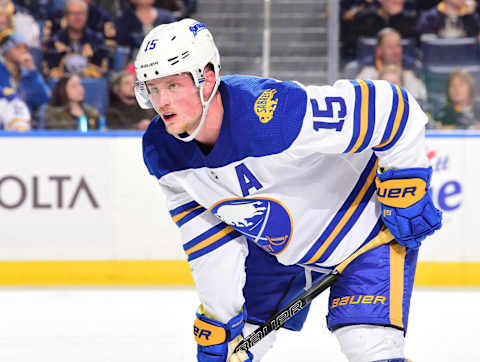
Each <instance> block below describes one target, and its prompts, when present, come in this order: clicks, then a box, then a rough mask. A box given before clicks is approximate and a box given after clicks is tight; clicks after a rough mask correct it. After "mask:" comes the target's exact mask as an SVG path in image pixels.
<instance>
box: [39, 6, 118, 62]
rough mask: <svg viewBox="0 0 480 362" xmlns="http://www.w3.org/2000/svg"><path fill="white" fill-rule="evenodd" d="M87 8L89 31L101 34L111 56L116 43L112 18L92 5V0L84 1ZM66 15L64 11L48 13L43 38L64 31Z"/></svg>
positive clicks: (66, 21)
mask: <svg viewBox="0 0 480 362" xmlns="http://www.w3.org/2000/svg"><path fill="white" fill-rule="evenodd" d="M84 1H85V3H86V4H87V6H88V13H87V25H86V27H87V28H89V29H90V30H93V31H96V32H97V33H100V34H102V36H103V37H104V39H105V45H106V46H107V47H108V49H109V50H110V53H111V54H113V51H114V49H115V46H116V45H117V42H116V36H117V34H116V30H115V24H114V22H113V20H112V17H111V16H110V15H109V14H108V13H107V12H106V11H105V10H103V9H102V8H101V7H99V6H96V5H95V4H93V3H92V0H84ZM67 16H68V15H67V13H66V12H65V10H64V9H58V10H55V11H50V12H49V17H48V19H47V20H46V21H45V24H44V26H43V37H44V38H45V39H48V38H50V36H51V35H52V34H55V33H57V32H58V31H59V30H60V29H65V28H66V27H67V24H68V20H67Z"/></svg>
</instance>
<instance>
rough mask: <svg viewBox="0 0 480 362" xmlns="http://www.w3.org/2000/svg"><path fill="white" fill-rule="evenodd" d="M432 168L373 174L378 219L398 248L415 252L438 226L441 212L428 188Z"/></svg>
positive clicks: (396, 170)
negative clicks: (377, 201)
mask: <svg viewBox="0 0 480 362" xmlns="http://www.w3.org/2000/svg"><path fill="white" fill-rule="evenodd" d="M431 176H432V168H431V167H428V168H405V169H389V170H387V171H385V172H377V179H376V183H377V194H378V200H379V201H380V204H381V207H382V220H383V222H384V223H385V225H386V226H387V227H388V229H389V230H390V232H391V233H392V234H393V236H395V239H396V240H397V241H398V243H399V244H400V245H403V246H405V247H407V248H412V249H416V248H418V247H420V244H421V242H422V240H423V239H425V238H426V237H427V236H428V235H430V234H433V232H434V231H435V230H438V229H440V227H441V226H442V212H441V211H440V210H438V209H437V208H436V207H435V206H434V205H433V201H432V198H431V196H430V194H429V193H428V188H429V186H430V177H431Z"/></svg>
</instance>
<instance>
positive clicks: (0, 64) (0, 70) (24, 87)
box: [0, 30, 50, 114]
mask: <svg viewBox="0 0 480 362" xmlns="http://www.w3.org/2000/svg"><path fill="white" fill-rule="evenodd" d="M0 55H1V58H0V86H3V87H10V88H12V89H13V90H14V91H15V93H18V95H19V96H20V97H21V98H22V99H23V100H24V101H25V102H26V103H27V105H28V107H29V109H30V112H31V114H34V112H35V111H36V110H37V109H38V108H39V107H40V106H41V105H42V104H45V103H47V102H48V100H49V98H50V88H49V86H48V85H47V83H46V82H45V79H44V78H43V76H42V74H41V73H40V71H39V70H38V69H37V68H36V66H35V62H34V61H33V57H32V55H31V54H30V52H29V51H28V48H27V45H26V42H25V40H24V39H23V38H22V37H21V36H20V35H19V34H16V33H13V32H12V31H11V30H4V31H3V32H0Z"/></svg>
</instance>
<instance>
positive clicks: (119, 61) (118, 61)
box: [113, 46, 130, 72]
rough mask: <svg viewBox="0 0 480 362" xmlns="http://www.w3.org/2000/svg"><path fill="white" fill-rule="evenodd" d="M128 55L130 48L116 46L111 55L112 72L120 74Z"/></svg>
mask: <svg viewBox="0 0 480 362" xmlns="http://www.w3.org/2000/svg"><path fill="white" fill-rule="evenodd" d="M129 55H130V47H127V46H117V47H116V48H115V51H114V53H113V70H114V72H121V71H122V70H123V68H125V66H126V65H127V62H128V56H129Z"/></svg>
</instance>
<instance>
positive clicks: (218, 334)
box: [193, 306, 253, 362]
mask: <svg viewBox="0 0 480 362" xmlns="http://www.w3.org/2000/svg"><path fill="white" fill-rule="evenodd" d="M246 318H247V312H246V309H245V306H244V307H243V311H242V312H240V313H238V314H237V315H236V316H235V317H233V318H232V319H230V320H229V321H228V323H226V324H224V323H221V322H219V321H218V320H216V319H214V318H213V316H209V315H207V314H206V313H205V312H204V311H203V306H200V308H199V309H198V311H197V319H195V322H194V324H193V334H194V336H195V341H196V342H197V344H198V348H197V359H198V362H251V361H253V355H252V354H251V353H250V352H245V351H241V352H237V353H235V354H233V350H234V349H235V347H236V346H237V345H238V344H239V343H240V342H241V341H242V339H243V337H242V329H243V326H244V325H245V320H246Z"/></svg>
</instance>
